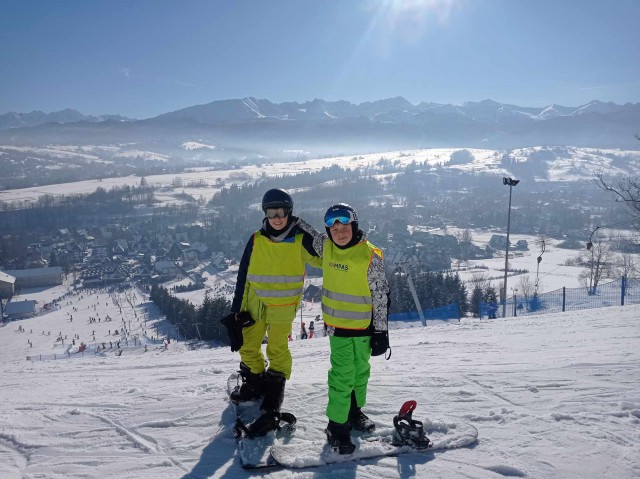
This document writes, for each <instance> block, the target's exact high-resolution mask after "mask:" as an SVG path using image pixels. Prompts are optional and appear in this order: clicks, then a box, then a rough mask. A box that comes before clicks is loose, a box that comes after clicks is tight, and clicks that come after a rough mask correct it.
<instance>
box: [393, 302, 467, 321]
mask: <svg viewBox="0 0 640 479" xmlns="http://www.w3.org/2000/svg"><path fill="white" fill-rule="evenodd" d="M422 314H423V315H424V318H425V319H427V320H430V319H439V320H446V319H458V320H459V319H460V311H459V310H458V305H457V304H456V303H452V304H448V305H447V306H441V307H439V308H433V309H425V310H424V311H423V312H422ZM389 321H420V315H419V314H418V312H417V311H410V312H407V313H393V314H390V315H389Z"/></svg>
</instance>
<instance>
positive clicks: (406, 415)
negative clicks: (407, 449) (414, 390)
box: [393, 401, 433, 449]
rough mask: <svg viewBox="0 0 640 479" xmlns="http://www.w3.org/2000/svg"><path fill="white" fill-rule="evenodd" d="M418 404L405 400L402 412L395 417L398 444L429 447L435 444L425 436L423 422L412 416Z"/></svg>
mask: <svg viewBox="0 0 640 479" xmlns="http://www.w3.org/2000/svg"><path fill="white" fill-rule="evenodd" d="M417 405H418V404H417V403H416V402H415V401H407V402H405V403H404V404H403V405H402V407H401V408H400V412H398V414H397V415H396V416H395V417H394V418H393V427H394V428H395V430H396V434H395V435H396V440H397V442H398V444H397V445H399V446H404V445H409V446H412V447H415V448H417V449H428V448H430V447H431V446H433V442H432V441H431V439H429V438H428V437H427V436H425V434H424V427H423V425H422V422H421V421H416V420H415V419H413V418H412V417H411V416H412V414H413V411H414V410H415V408H416V406H417Z"/></svg>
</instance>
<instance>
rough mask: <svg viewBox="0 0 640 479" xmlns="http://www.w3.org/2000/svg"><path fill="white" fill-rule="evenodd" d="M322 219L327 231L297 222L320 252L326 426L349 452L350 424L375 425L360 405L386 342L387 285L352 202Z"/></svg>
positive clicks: (331, 439)
mask: <svg viewBox="0 0 640 479" xmlns="http://www.w3.org/2000/svg"><path fill="white" fill-rule="evenodd" d="M324 223H325V228H326V231H327V234H326V235H325V234H322V235H316V234H314V231H315V229H313V227H311V226H309V225H308V224H307V223H305V222H304V221H302V220H301V221H300V228H301V229H303V230H305V231H307V232H308V233H309V234H312V235H314V241H313V247H314V249H315V250H316V252H317V253H318V254H319V255H320V256H321V257H322V273H323V291H322V313H323V320H324V323H325V325H326V326H327V331H328V334H329V344H330V347H331V357H330V360H331V369H330V370H329V377H328V382H329V403H328V405H327V416H328V418H329V425H328V426H327V429H326V431H325V432H326V434H327V440H328V441H329V443H330V444H331V446H332V447H333V448H334V449H336V450H338V452H339V453H340V454H351V453H352V452H353V451H354V450H355V445H354V444H353V442H351V428H353V429H356V430H361V431H372V430H373V429H375V424H374V423H373V421H371V420H370V419H369V418H368V417H367V416H366V414H364V413H363V412H362V409H361V408H362V407H363V406H364V405H365V404H366V399H367V384H368V382H369V375H370V370H371V366H370V364H369V358H370V356H379V355H382V354H384V353H385V352H386V351H387V349H388V348H389V333H388V326H387V319H388V318H387V316H388V308H389V286H388V284H387V279H386V277H385V273H384V261H383V255H382V251H381V250H380V249H378V248H376V247H375V246H374V245H372V244H371V243H369V241H367V237H366V235H365V233H364V232H363V231H362V230H361V229H359V228H358V216H357V214H356V212H355V210H354V209H353V208H352V207H351V206H349V205H346V204H343V203H339V204H336V205H333V206H331V207H330V208H329V209H328V210H327V212H326V213H325V215H324Z"/></svg>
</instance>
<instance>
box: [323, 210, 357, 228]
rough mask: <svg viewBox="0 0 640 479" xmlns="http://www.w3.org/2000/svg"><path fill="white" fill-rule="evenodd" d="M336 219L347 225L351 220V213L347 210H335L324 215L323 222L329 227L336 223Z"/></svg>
mask: <svg viewBox="0 0 640 479" xmlns="http://www.w3.org/2000/svg"><path fill="white" fill-rule="evenodd" d="M336 221H339V222H340V223H342V224H343V225H348V224H349V223H351V221H352V217H351V214H349V213H348V212H347V213H345V212H344V211H336V212H331V213H328V214H327V215H326V216H325V217H324V224H325V225H327V227H328V228H331V227H332V226H333V225H334V224H335V223H336Z"/></svg>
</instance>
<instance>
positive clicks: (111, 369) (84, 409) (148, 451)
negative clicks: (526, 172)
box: [0, 287, 640, 479]
mask: <svg viewBox="0 0 640 479" xmlns="http://www.w3.org/2000/svg"><path fill="white" fill-rule="evenodd" d="M64 293H65V291H64V289H63V288H62V287H61V288H58V289H52V290H45V291H41V292H33V293H32V294H31V295H30V296H29V297H31V298H39V299H40V300H41V301H43V302H48V301H51V300H53V299H56V298H59V297H61V296H62V295H63V294H64ZM59 305H60V309H58V310H55V311H53V312H51V313H49V314H46V315H44V316H41V317H38V318H32V319H27V320H22V321H15V322H11V323H8V324H5V325H3V326H2V327H0V344H2V348H0V373H1V375H2V378H3V386H4V387H3V388H2V389H1V392H0V476H1V477H3V478H11V479H13V478H35V477H47V478H49V479H58V478H65V479H67V478H80V477H82V478H85V477H118V478H136V479H139V478H144V477H149V478H152V477H153V478H158V477H162V478H187V477H188V478H203V477H220V478H223V477H224V478H244V477H252V476H253V475H255V473H254V474H250V473H249V472H247V471H244V470H242V469H241V468H240V467H239V464H238V461H237V459H236V457H235V440H234V439H233V437H232V434H231V427H232V425H233V415H232V412H231V408H230V406H229V404H228V402H227V400H226V398H225V393H224V391H225V383H226V379H227V377H228V375H229V373H230V372H231V371H233V370H234V369H235V368H236V367H237V364H238V356H237V354H234V353H231V352H230V351H229V350H228V349H227V348H213V349H210V348H202V349H197V350H189V349H187V348H186V345H185V344H184V343H182V342H179V343H175V342H173V341H172V342H171V343H170V344H169V346H168V349H167V350H166V351H164V350H163V348H162V346H161V343H159V342H157V343H153V342H151V341H150V340H149V338H145V337H144V335H143V330H144V329H146V330H147V333H148V335H154V334H155V332H154V326H155V322H156V319H157V312H156V311H155V308H154V307H153V306H152V305H150V304H148V303H146V301H145V300H144V299H143V298H142V297H141V296H140V295H139V294H136V295H135V297H134V296H133V295H132V294H131V293H128V295H125V293H120V294H116V295H114V296H109V295H108V294H107V293H105V292H99V293H97V292H94V293H90V292H82V293H80V294H76V295H70V296H67V297H64V298H61V299H60V300H59ZM120 307H122V313H121V312H120ZM74 308H75V309H74ZM145 310H146V313H145ZM71 315H72V316H73V320H72V321H71V320H70V316H71ZM107 315H109V316H110V317H111V318H112V319H113V321H111V322H106V321H105V318H106V316H107ZM145 315H146V316H145ZM90 317H92V318H98V317H99V318H100V322H97V323H96V322H89V318H90ZM639 317H640V306H637V305H636V306H626V307H614V308H601V309H593V310H583V311H579V312H575V313H563V314H552V315H545V316H532V317H527V318H519V319H508V320H501V319H498V320H493V321H491V322H489V321H486V320H484V321H478V320H472V319H463V320H462V322H460V323H457V322H455V323H430V324H428V326H427V327H426V328H422V327H417V326H416V327H411V325H405V326H404V327H402V328H400V329H393V330H392V332H391V344H392V347H393V355H392V357H391V360H390V361H385V360H384V359H383V358H382V357H378V358H373V360H372V379H371V382H370V387H369V398H368V404H367V406H366V408H365V409H366V411H367V412H368V413H369V414H370V416H371V417H372V418H373V419H374V420H375V421H376V422H377V423H378V424H379V425H383V424H388V423H389V421H391V418H392V417H393V415H394V414H395V413H396V412H397V409H398V408H399V406H400V404H401V403H402V401H403V400H404V399H410V398H411V399H415V400H417V401H418V409H417V411H416V413H415V416H414V417H416V418H424V417H425V416H428V417H431V418H442V417H449V418H459V419H462V420H465V421H468V422H471V423H472V424H474V425H475V426H476V427H477V428H478V430H479V442H478V444H477V445H476V446H475V447H473V448H468V449H462V450H453V451H449V452H446V453H437V454H430V453H425V454H412V455H404V456H401V457H399V458H385V459H380V460H372V461H362V462H359V463H348V464H344V465H336V466H327V467H324V468H319V469H314V470H311V471H300V472H290V471H284V470H278V469H275V470H270V471H267V472H265V473H264V474H260V476H261V477H265V478H266V477H273V478H307V477H311V476H313V477H315V478H330V477H331V478H335V477H352V478H355V477H367V478H371V479H377V478H405V477H430V478H434V479H436V478H457V477H467V478H482V479H490V478H499V477H505V476H506V477H531V478H557V477H562V478H580V479H584V478H601V477H616V478H622V479H625V478H632V477H638V475H639V474H640V460H639V459H638V458H639V457H640V446H639V444H640V432H639V425H640V353H639V352H638V348H637V345H638V331H639V330H638V323H637V321H638V318H639ZM145 318H146V323H147V324H146V326H145ZM123 320H124V321H125V322H124V325H125V326H126V327H127V328H129V329H130V330H131V332H132V334H140V335H141V337H142V341H143V343H144V344H146V345H147V347H148V351H147V352H144V348H143V347H139V348H138V349H130V350H129V349H128V350H125V351H124V353H122V355H121V356H116V354H115V352H114V350H113V349H108V350H107V351H105V352H104V353H101V354H99V355H97V356H96V355H94V354H88V355H87V356H85V357H83V358H82V357H78V355H77V354H72V359H59V360H50V361H42V362H40V361H34V362H32V361H27V360H25V358H26V356H27V355H35V354H45V355H48V354H53V353H54V351H55V352H56V353H64V351H65V350H66V349H67V348H68V345H69V341H71V338H72V336H73V335H75V334H77V335H78V336H79V338H80V340H82V341H85V342H88V343H89V344H90V345H94V344H96V343H101V342H107V341H112V342H113V341H115V340H117V336H115V335H114V334H113V330H114V329H115V328H116V327H117V328H119V329H121V328H122V326H123ZM163 326H164V325H162V324H160V327H161V328H162V327H163ZM20 327H21V328H20ZM19 328H20V329H24V331H25V332H20V331H19ZM109 330H110V331H111V334H110V335H109V334H107V332H108V331H109ZM43 331H44V332H45V334H44V335H43V334H42V332H43ZM47 331H50V332H51V336H47V335H46V332H47ZM94 331H95V337H96V340H95V341H93V340H91V338H92V333H93V332H94ZM161 331H162V329H161ZM59 333H62V335H63V336H67V338H68V339H67V341H65V345H66V346H62V345H61V344H60V342H55V338H56V336H57V335H58V334H59ZM27 341H31V342H32V343H33V347H29V345H28V343H27ZM291 348H292V352H293V357H294V371H293V377H292V379H291V381H290V382H289V383H288V384H287V395H286V398H285V402H284V409H285V410H289V411H291V412H293V413H294V414H296V415H297V416H298V418H299V428H298V431H297V434H299V435H302V436H305V437H318V438H319V437H322V428H323V427H324V426H325V422H326V418H325V416H324V412H323V411H324V407H325V404H326V372H327V368H328V356H329V349H328V342H327V340H326V338H317V339H314V340H307V341H296V342H294V343H291Z"/></svg>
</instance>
